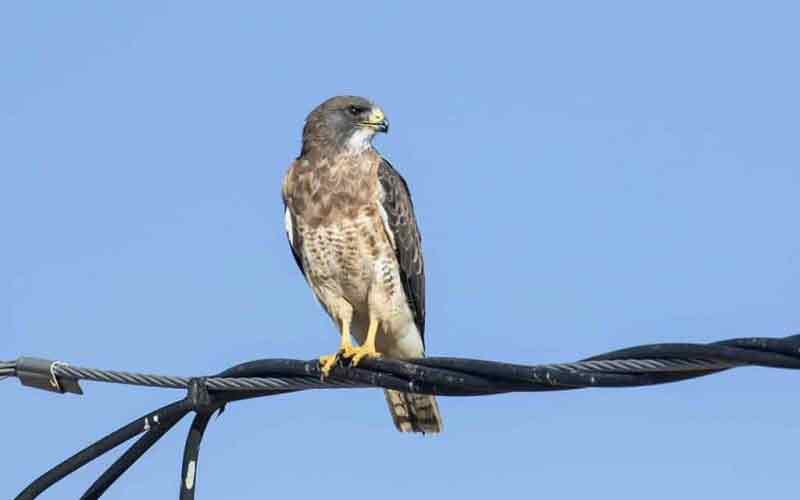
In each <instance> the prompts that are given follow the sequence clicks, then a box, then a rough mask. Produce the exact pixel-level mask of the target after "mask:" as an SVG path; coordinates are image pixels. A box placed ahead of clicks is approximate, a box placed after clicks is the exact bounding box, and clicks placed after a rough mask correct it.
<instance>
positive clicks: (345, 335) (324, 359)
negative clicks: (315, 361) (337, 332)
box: [319, 320, 354, 377]
mask: <svg viewBox="0 0 800 500" xmlns="http://www.w3.org/2000/svg"><path fill="white" fill-rule="evenodd" d="M353 351H354V349H353V344H351V343H350V321H344V320H342V334H341V338H340V339H339V350H338V351H337V352H335V353H333V354H328V355H326V356H320V357H319V367H320V371H321V372H322V375H323V376H325V377H327V376H328V375H329V374H330V372H331V369H332V368H333V367H334V366H336V362H337V361H338V360H339V358H340V357H342V356H343V357H345V358H349V357H350V356H352V355H353Z"/></svg>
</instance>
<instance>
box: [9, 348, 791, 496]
mask: <svg viewBox="0 0 800 500" xmlns="http://www.w3.org/2000/svg"><path fill="white" fill-rule="evenodd" d="M739 366H762V367H769V368H788V369H800V335H795V336H791V337H785V338H765V337H752V338H741V339H731V340H725V341H721V342H715V343H712V344H651V345H643V346H638V347H632V348H628V349H621V350H618V351H613V352H609V353H606V354H601V355H598V356H593V357H591V358H587V359H584V360H581V361H577V362H573V363H556V364H542V365H519V364H509V363H499V362H495V361H484V360H477V359H465V358H424V359H415V360H407V361H400V360H393V359H384V358H372V359H365V360H363V361H362V362H361V363H360V364H359V365H358V367H347V366H342V365H339V366H336V367H334V368H333V370H332V372H331V374H330V376H328V377H326V378H324V379H323V378H321V374H320V371H319V366H318V363H317V361H316V360H312V361H300V360H292V359H264V360H258V361H250V362H247V363H243V364H240V365H237V366H234V367H232V368H230V369H228V370H225V371H224V372H221V373H219V374H217V375H214V376H210V377H203V378H188V377H172V376H164V375H148V374H140V373H131V372H119V371H112V370H98V369H94V368H81V367H72V366H69V365H67V364H65V363H62V362H53V361H49V360H43V359H38V358H19V359H18V360H16V361H8V362H0V380H2V379H4V378H9V377H16V378H19V379H20V381H21V382H22V383H23V385H26V386H30V387H36V388H39V389H45V390H49V391H54V392H61V393H64V392H72V393H76V394H81V393H82V391H81V388H80V386H79V385H78V381H80V380H90V381H98V382H110V383H120V384H131V385H142V386H150V387H169V388H184V389H187V390H188V394H187V396H186V397H185V398H183V399H181V400H179V401H176V402H174V403H172V404H169V405H166V406H164V407H162V408H159V409H158V410H155V411H153V412H150V413H148V414H147V415H144V416H142V417H140V418H138V419H136V420H134V421H133V422H131V423H129V424H127V425H125V426H124V427H121V428H119V429H117V430H116V431H114V432H112V433H111V434H109V435H108V436H106V437H104V438H103V439H100V440H99V441H97V442H95V443H93V444H91V445H89V446H88V447H86V448H84V449H83V450H81V451H79V452H78V453H76V454H75V455H73V456H71V457H70V458H68V459H66V460H65V461H63V462H62V463H60V464H59V465H57V466H55V467H53V468H52V469H50V470H49V471H47V472H46V473H44V474H43V475H41V476H40V477H39V478H37V479H36V480H35V481H33V482H32V483H31V484H30V485H29V486H28V487H27V488H25V490H23V491H22V493H20V494H19V495H18V496H17V497H16V498H17V500H32V499H34V498H36V497H37V496H39V494H41V493H42V492H43V491H45V490H46V489H47V488H49V487H50V486H52V485H53V484H55V483H56V482H58V481H59V480H61V479H63V478H64V477H66V476H67V475H69V474H71V473H72V472H74V471H75V470H77V469H78V468H80V467H82V466H83V465H85V464H87V463H89V462H91V461H92V460H94V459H95V458H97V457H99V456H100V455H102V454H104V453H106V452H107V451H109V450H111V449H113V448H115V447H117V446H119V445H120V444H122V443H124V442H125V441H128V440H129V439H131V438H133V437H135V436H137V435H139V434H143V436H141V437H140V438H139V440H138V441H136V442H135V443H134V444H133V445H132V446H131V447H130V448H129V449H128V450H127V451H126V452H125V453H123V454H122V456H120V457H119V459H117V460H116V461H115V462H114V463H113V464H111V466H109V468H108V469H106V471H105V472H104V473H103V474H102V475H101V476H100V477H99V478H98V479H97V480H96V481H95V482H94V483H93V484H92V485H91V486H90V487H89V488H88V489H87V490H86V493H84V495H83V496H82V497H81V498H82V499H87V500H88V499H96V498H100V496H101V495H102V494H103V493H104V492H105V491H106V490H107V489H108V488H109V487H110V486H111V485H112V484H113V483H114V482H115V481H116V480H117V479H118V478H119V477H120V476H121V475H122V474H124V473H125V471H126V470H128V468H129V467H130V466H131V465H133V464H134V463H135V462H136V461H137V460H138V459H139V458H141V456H142V455H143V454H144V453H145V452H146V451H147V450H148V449H150V447H152V446H153V445H154V444H155V443H156V442H157V441H158V440H159V439H160V438H161V437H163V436H164V435H165V434H166V433H167V432H168V431H169V430H170V429H171V428H172V427H173V426H174V425H175V424H177V423H178V422H179V421H180V420H181V419H182V418H183V417H185V416H186V415H187V414H189V413H192V412H193V413H195V418H194V421H193V422H192V425H191V427H190V429H189V434H188V436H187V439H186V444H185V447H184V454H183V466H182V468H181V471H182V472H181V487H180V498H181V499H182V500H191V499H193V498H194V494H195V490H196V483H197V461H198V458H199V449H200V443H201V441H202V439H203V435H204V433H205V431H206V428H207V427H208V423H209V421H210V417H211V415H212V414H213V413H214V412H216V411H222V410H223V409H224V407H225V405H226V404H227V403H231V402H234V401H239V400H243V399H250V398H257V397H264V396H272V395H275V394H284V393H287V392H295V391H303V390H309V389H342V388H351V387H381V388H386V389H395V390H400V391H406V392H416V393H424V394H438V395H446V396H480V395H488V394H499V393H506V392H538V391H559V390H570V389H581V388H592V387H636V386H644V385H656V384H665V383H669V382H677V381H680V380H686V379H689V378H696V377H702V376H705V375H710V374H713V373H717V372H720V371H723V370H728V369H731V368H736V367H739Z"/></svg>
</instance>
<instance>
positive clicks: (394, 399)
mask: <svg viewBox="0 0 800 500" xmlns="http://www.w3.org/2000/svg"><path fill="white" fill-rule="evenodd" d="M385 392H386V402H387V403H388V404H389V413H391V414H392V420H394V426H395V427H397V430H398V431H400V432H421V433H423V434H436V433H437V432H442V416H441V415H440V414H439V405H438V404H436V398H435V397H433V396H428V395H425V394H410V393H407V392H399V391H391V390H387V391H385Z"/></svg>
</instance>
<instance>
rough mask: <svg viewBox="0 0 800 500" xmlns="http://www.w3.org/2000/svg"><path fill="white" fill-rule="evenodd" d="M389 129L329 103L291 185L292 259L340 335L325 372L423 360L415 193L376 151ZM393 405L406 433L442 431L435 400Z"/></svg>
mask: <svg viewBox="0 0 800 500" xmlns="http://www.w3.org/2000/svg"><path fill="white" fill-rule="evenodd" d="M388 130H389V122H388V121H387V119H386V117H385V115H384V113H383V111H382V110H381V109H380V108H379V107H378V106H376V105H375V104H373V103H372V102H370V101H368V100H367V99H364V98H362V97H353V96H338V97H333V98H331V99H328V100H327V101H325V102H323V103H322V104H320V105H319V106H317V107H316V108H315V109H314V110H313V111H312V112H311V113H310V114H309V115H308V117H307V118H306V122H305V126H304V128H303V146H302V150H301V152H300V156H298V157H297V159H296V160H295V161H294V162H293V163H292V164H291V166H290V167H289V170H288V172H287V173H286V176H285V178H284V181H283V202H284V207H285V213H284V221H285V224H286V233H287V235H288V237H289V245H290V247H291V249H292V253H293V254H294V258H295V260H296V262H297V265H298V266H299V267H300V271H301V272H302V273H303V275H304V276H305V278H306V281H307V282H308V284H309V286H310V287H311V290H313V292H314V295H315V296H316V297H317V299H318V300H319V302H320V303H321V304H322V307H323V308H324V309H325V311H326V312H327V313H328V315H329V316H330V317H331V319H332V320H333V322H334V323H335V324H336V325H337V327H338V328H339V332H340V335H341V339H340V345H339V351H338V352H336V353H334V354H332V355H329V356H321V357H320V365H321V369H322V372H323V374H328V373H329V371H330V370H331V368H333V366H334V365H335V364H336V363H337V361H338V360H339V359H341V358H344V359H349V360H350V364H351V366H355V365H358V363H359V361H361V360H362V359H363V358H364V357H367V356H386V357H389V358H401V359H402V358H418V357H422V356H424V354H425V348H424V346H425V344H424V338H423V335H424V332H425V269H424V266H423V261H422V249H421V247H420V234H419V230H418V229H417V221H416V218H415V216H414V207H413V205H412V202H411V194H410V193H409V191H408V186H407V185H406V182H405V180H404V179H403V178H402V177H401V176H400V174H399V173H397V171H396V170H395V169H394V168H393V167H392V165H391V164H389V162H388V161H387V160H385V159H384V158H382V157H381V155H380V154H379V153H378V152H377V151H376V150H375V148H374V147H373V146H372V139H373V137H374V136H375V134H376V133H378V132H388ZM351 335H352V336H353V337H354V338H355V339H356V341H358V343H359V344H360V345H358V346H354V345H353V344H352V341H351ZM386 401H387V402H388V404H389V411H390V413H391V414H392V418H393V420H394V424H395V427H397V429H398V430H399V431H401V432H421V433H436V432H440V431H441V429H442V419H441V416H440V415H439V408H438V405H437V403H436V399H434V397H433V396H427V395H421V394H409V393H403V392H398V391H392V390H387V391H386Z"/></svg>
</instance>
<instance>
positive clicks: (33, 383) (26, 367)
mask: <svg viewBox="0 0 800 500" xmlns="http://www.w3.org/2000/svg"><path fill="white" fill-rule="evenodd" d="M65 364H66V363H63V362H61V361H51V360H49V359H42V358H27V357H22V358H19V359H18V360H17V365H16V374H17V378H18V379H19V381H20V382H21V383H22V385H25V386H28V387H35V388H36V389H42V390H45V391H49V392H57V393H59V394H64V393H65V392H69V393H71V394H83V390H82V389H81V386H80V385H78V381H77V380H75V379H74V378H70V377H65V376H63V375H61V376H58V377H57V376H56V374H55V369H56V367H57V366H58V365H65Z"/></svg>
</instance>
